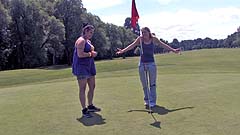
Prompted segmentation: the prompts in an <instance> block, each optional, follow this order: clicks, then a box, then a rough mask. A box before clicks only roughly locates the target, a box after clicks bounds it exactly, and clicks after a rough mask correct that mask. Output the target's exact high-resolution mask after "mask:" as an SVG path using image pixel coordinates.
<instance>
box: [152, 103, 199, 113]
mask: <svg viewBox="0 0 240 135" xmlns="http://www.w3.org/2000/svg"><path fill="white" fill-rule="evenodd" d="M193 108H194V107H182V108H176V109H170V110H169V109H167V108H165V107H162V106H158V105H156V106H155V107H153V108H152V111H153V113H157V114H159V115H165V114H168V113H170V112H175V111H180V110H184V109H193Z"/></svg>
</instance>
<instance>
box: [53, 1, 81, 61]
mask: <svg viewBox="0 0 240 135" xmlns="http://www.w3.org/2000/svg"><path fill="white" fill-rule="evenodd" d="M85 13H86V9H85V8H84V7H83V4H82V0H59V1H57V2H56V5H55V12H54V15H55V16H56V18H58V19H60V20H61V21H62V22H63V24H64V26H65V40H64V41H63V45H64V46H65V57H66V63H68V64H69V65H71V63H72V55H73V48H74V43H75V41H76V39H77V38H78V37H79V35H80V34H81V28H82V23H83V18H82V16H83V14H85Z"/></svg>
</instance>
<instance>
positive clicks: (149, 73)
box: [117, 27, 180, 111]
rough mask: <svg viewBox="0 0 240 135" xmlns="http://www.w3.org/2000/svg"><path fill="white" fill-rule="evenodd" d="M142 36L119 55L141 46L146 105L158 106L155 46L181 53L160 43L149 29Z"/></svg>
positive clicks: (140, 72) (140, 73) (141, 66)
mask: <svg viewBox="0 0 240 135" xmlns="http://www.w3.org/2000/svg"><path fill="white" fill-rule="evenodd" d="M141 32H142V36H138V37H137V39H135V41H134V42H133V43H131V44H130V45H128V46H127V47H126V48H124V49H119V48H118V51H117V54H122V53H125V52H127V51H129V50H131V49H133V48H134V47H136V46H137V45H140V46H141V53H140V54H141V57H140V62H139V76H140V81H141V84H142V87H143V92H144V98H143V99H144V105H145V106H148V107H149V111H151V107H154V106H155V105H156V100H157V94H156V78H157V68H156V64H155V61H154V45H160V46H161V47H164V48H166V49H168V50H170V51H173V52H174V53H179V52H180V49H174V48H172V47H170V46H169V45H167V44H165V43H163V42H162V41H160V40H159V39H158V38H157V37H156V36H154V35H153V34H152V33H151V31H150V29H149V28H148V27H144V28H142V29H141Z"/></svg>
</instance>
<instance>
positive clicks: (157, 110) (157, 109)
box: [128, 105, 194, 128]
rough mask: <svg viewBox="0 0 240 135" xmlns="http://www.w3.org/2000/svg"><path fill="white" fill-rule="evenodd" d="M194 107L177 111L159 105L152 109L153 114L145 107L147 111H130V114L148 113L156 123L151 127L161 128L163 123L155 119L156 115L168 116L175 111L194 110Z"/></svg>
mask: <svg viewBox="0 0 240 135" xmlns="http://www.w3.org/2000/svg"><path fill="white" fill-rule="evenodd" d="M193 108H194V107H181V108H176V109H167V108H165V107H162V106H159V105H156V106H154V107H152V108H151V110H152V111H151V113H150V111H149V108H148V106H146V107H145V109H146V110H143V109H142V110H129V111H128V112H134V111H136V112H148V113H149V114H151V116H152V118H153V119H154V122H153V123H151V124H150V125H152V126H154V127H157V128H161V126H160V124H161V122H160V121H157V120H156V118H155V117H154V115H153V114H154V113H157V114H159V115H166V114H168V113H170V112H175V111H180V110H184V109H193Z"/></svg>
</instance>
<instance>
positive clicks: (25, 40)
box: [10, 0, 64, 68]
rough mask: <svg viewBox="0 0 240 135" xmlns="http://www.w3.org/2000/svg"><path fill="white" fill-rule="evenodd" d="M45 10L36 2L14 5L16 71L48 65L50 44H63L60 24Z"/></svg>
mask: <svg viewBox="0 0 240 135" xmlns="http://www.w3.org/2000/svg"><path fill="white" fill-rule="evenodd" d="M41 9H42V8H41V6H40V4H39V3H38V2H36V1H34V0H12V1H11V10H10V12H11V16H12V24H11V32H12V37H11V38H12V42H13V44H14V46H15V48H14V50H13V52H14V55H13V56H12V59H13V60H12V61H14V62H13V64H16V65H14V66H15V67H16V68H31V67H36V66H43V65H46V64H47V62H48V58H47V51H48V50H47V48H48V46H47V44H50V43H51V44H53V42H54V43H59V42H60V41H61V40H62V39H63V38H64V36H63V35H64V30H63V25H62V24H61V23H60V21H59V20H56V18H55V17H49V15H48V14H47V13H46V12H44V11H43V10H41ZM55 30H57V31H55ZM56 32H58V33H56Z"/></svg>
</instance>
